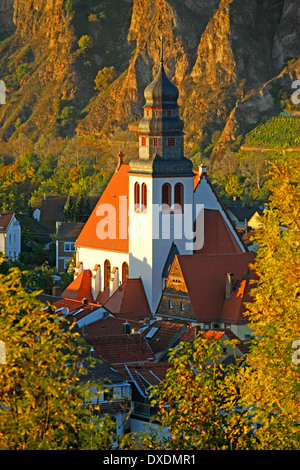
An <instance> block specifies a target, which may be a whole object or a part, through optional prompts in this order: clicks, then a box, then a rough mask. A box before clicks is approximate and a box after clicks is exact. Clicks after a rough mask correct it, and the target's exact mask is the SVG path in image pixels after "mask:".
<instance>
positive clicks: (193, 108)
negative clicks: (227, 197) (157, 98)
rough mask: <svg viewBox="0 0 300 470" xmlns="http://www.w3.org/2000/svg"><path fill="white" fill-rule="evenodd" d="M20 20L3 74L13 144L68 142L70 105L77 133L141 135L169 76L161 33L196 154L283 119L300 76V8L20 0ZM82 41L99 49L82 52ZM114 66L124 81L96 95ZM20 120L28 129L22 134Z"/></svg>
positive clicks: (5, 126)
mask: <svg viewBox="0 0 300 470" xmlns="http://www.w3.org/2000/svg"><path fill="white" fill-rule="evenodd" d="M7 1H9V0H7ZM70 5H71V7H70ZM7 12H10V13H8V14H7V15H6V20H5V24H6V25H7V26H6V28H8V30H9V25H10V21H11V14H12V11H11V8H10V9H8V10H7ZM0 21H1V22H2V23H0V24H1V25H2V24H3V22H4V20H3V17H2V18H1V20H0ZM13 21H14V25H15V26H14V27H15V28H16V31H15V32H14V33H13V34H12V35H11V36H10V38H8V39H6V40H5V41H3V42H2V43H0V75H1V76H4V77H7V80H8V82H9V87H10V83H11V90H10V94H9V100H8V104H7V105H6V106H5V107H2V108H1V109H0V138H2V139H8V138H12V139H14V138H16V137H17V136H18V133H19V132H20V129H22V132H23V133H26V134H28V135H29V136H30V138H32V139H34V140H38V139H39V138H40V137H41V135H42V134H43V133H45V131H46V132H47V133H48V134H50V135H51V133H52V134H53V135H57V133H59V132H60V121H59V114H60V113H61V110H62V109H63V108H64V107H66V106H72V107H74V108H75V109H76V112H77V117H76V121H75V123H74V125H73V126H72V125H71V126H70V128H68V130H67V131H64V132H66V133H67V134H68V133H69V136H70V135H72V134H74V133H77V134H78V135H96V136H98V137H99V138H100V139H101V138H104V139H106V140H107V138H108V139H114V138H116V139H118V138H121V137H120V135H121V134H122V139H124V138H125V139H127V138H128V139H130V137H129V134H130V133H129V132H128V124H132V123H134V122H136V121H137V120H138V119H139V118H140V116H141V113H142V106H143V104H144V97H143V91H144V88H145V86H146V85H147V84H148V83H149V82H150V81H151V80H152V78H153V76H154V75H155V73H156V70H157V68H158V62H159V48H160V35H161V32H163V36H164V60H165V67H166V71H167V73H168V75H169V77H170V78H172V79H173V80H174V82H175V83H176V84H177V86H178V87H179V89H180V104H181V105H182V117H183V119H184V121H185V133H186V143H187V146H190V147H191V146H193V145H195V144H201V145H202V146H204V147H205V146H207V145H208V144H209V143H210V141H211V136H212V134H213V132H214V131H215V130H219V131H220V138H219V141H218V143H217V144H216V146H215V154H217V153H220V152H221V151H222V149H223V148H226V147H227V146H228V145H229V144H231V143H232V142H234V141H235V140H236V139H237V137H238V136H240V135H243V134H244V133H245V132H247V131H248V130H249V129H251V127H253V126H254V125H255V124H256V123H257V122H258V121H259V120H261V119H264V118H268V117H269V116H271V115H272V114H274V113H276V112H278V110H279V94H280V93H279V92H280V90H281V89H285V90H291V84H292V81H293V80H294V79H296V78H300V66H299V55H300V42H299V40H297V32H298V31H299V27H300V5H299V2H298V0H249V1H247V2H245V1H244V0H159V1H153V0H133V1H130V0H113V1H111V2H110V3H109V4H108V2H106V1H101V0H99V1H98V2H97V3H95V2H93V1H92V0H86V1H85V2H83V0H77V1H76V2H74V3H73V4H72V2H70V0H69V1H67V0H57V1H55V0H50V1H46V0H32V1H31V2H28V1H26V0H14V14H13ZM12 31H13V28H12V27H11V29H10V32H12ZM83 34H87V35H89V36H91V37H92V39H93V43H94V45H93V47H91V48H90V49H89V50H88V51H87V53H86V54H85V55H80V54H79V53H78V43H77V41H78V39H79V38H80V37H81V36H82V35H83ZM24 63H25V64H27V65H26V67H27V69H26V73H25V75H23V76H22V77H21V79H20V81H19V83H17V84H16V80H17V79H16V77H14V75H15V74H17V75H18V70H19V69H18V67H19V66H20V65H21V64H24ZM109 66H114V67H115V70H116V72H117V78H116V79H115V80H114V81H113V83H111V84H110V85H109V86H108V87H106V88H105V89H103V90H102V91H100V92H99V91H98V90H97V91H96V90H95V89H94V78H95V76H96V74H97V71H98V70H99V69H102V68H103V67H109ZM26 67H25V68H26ZM19 72H20V70H19ZM19 75H20V73H19ZM17 78H18V77H17ZM17 117H20V118H21V121H22V122H23V125H22V126H21V128H20V129H18V131H15V128H14V123H15V120H16V118H17ZM62 135H64V134H62ZM124 135H125V137H124ZM126 136H128V137H126Z"/></svg>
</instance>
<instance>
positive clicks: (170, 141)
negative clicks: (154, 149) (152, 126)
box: [168, 137, 175, 147]
mask: <svg viewBox="0 0 300 470" xmlns="http://www.w3.org/2000/svg"><path fill="white" fill-rule="evenodd" d="M168 147H175V137H168Z"/></svg>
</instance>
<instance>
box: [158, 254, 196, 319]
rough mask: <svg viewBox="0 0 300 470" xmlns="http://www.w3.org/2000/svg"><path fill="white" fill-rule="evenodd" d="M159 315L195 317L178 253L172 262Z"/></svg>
mask: <svg viewBox="0 0 300 470" xmlns="http://www.w3.org/2000/svg"><path fill="white" fill-rule="evenodd" d="M157 315H164V316H166V315H168V316H170V317H180V318H188V319H195V314H194V310H193V307H192V304H191V301H190V297H189V293H188V289H187V285H186V283H185V279H184V275H183V273H182V270H181V266H180V263H179V260H178V256H177V255H176V256H175V258H174V261H173V263H172V266H171V269H170V272H169V275H168V278H167V280H166V284H165V289H164V292H163V295H162V298H161V301H160V304H159V307H158V310H157Z"/></svg>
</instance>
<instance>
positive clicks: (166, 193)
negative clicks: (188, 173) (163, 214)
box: [161, 183, 171, 206]
mask: <svg viewBox="0 0 300 470" xmlns="http://www.w3.org/2000/svg"><path fill="white" fill-rule="evenodd" d="M161 203H162V204H166V205H167V206H170V205H171V185H170V184H169V183H164V184H163V185H162V188H161Z"/></svg>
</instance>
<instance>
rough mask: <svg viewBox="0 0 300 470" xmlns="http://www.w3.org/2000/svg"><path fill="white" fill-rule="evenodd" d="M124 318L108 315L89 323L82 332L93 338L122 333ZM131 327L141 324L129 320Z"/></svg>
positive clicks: (137, 327)
mask: <svg viewBox="0 0 300 470" xmlns="http://www.w3.org/2000/svg"><path fill="white" fill-rule="evenodd" d="M125 321H126V320H124V319H123V318H117V317H114V316H112V315H109V316H108V317H106V318H102V319H101V320H98V321H96V322H94V323H91V324H90V325H86V326H85V327H84V332H85V334H86V335H89V336H91V337H93V338H96V337H97V338H102V337H103V336H115V335H120V334H122V333H123V324H124V322H125ZM130 326H131V328H136V329H139V328H141V327H142V325H141V324H140V323H139V322H135V321H131V322H130Z"/></svg>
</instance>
